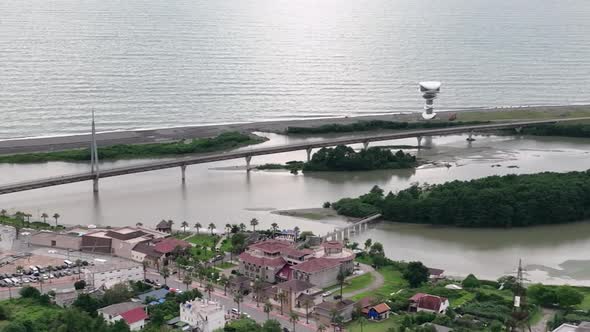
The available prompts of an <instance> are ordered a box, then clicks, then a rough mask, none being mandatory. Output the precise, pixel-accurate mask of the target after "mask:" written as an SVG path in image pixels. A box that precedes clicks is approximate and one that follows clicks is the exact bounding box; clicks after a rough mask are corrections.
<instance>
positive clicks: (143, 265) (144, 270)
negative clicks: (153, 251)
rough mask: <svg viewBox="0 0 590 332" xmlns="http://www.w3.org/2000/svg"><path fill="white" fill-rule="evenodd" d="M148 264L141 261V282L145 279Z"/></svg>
mask: <svg viewBox="0 0 590 332" xmlns="http://www.w3.org/2000/svg"><path fill="white" fill-rule="evenodd" d="M148 266H149V263H148V262H147V261H146V260H143V261H141V267H143V280H145V279H146V273H147V268H148Z"/></svg>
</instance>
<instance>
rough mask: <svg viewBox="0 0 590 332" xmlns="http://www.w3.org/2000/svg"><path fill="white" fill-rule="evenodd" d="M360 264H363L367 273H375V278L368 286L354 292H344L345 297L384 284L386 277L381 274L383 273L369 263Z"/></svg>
mask: <svg viewBox="0 0 590 332" xmlns="http://www.w3.org/2000/svg"><path fill="white" fill-rule="evenodd" d="M360 266H362V269H363V271H366V273H371V274H372V275H373V278H374V280H373V282H372V283H371V285H369V286H368V287H365V288H363V289H359V290H355V291H353V292H350V293H346V294H344V297H347V298H350V297H353V296H355V295H358V294H361V293H364V292H369V291H372V290H375V289H378V288H380V287H381V286H383V283H384V282H385V279H384V278H383V276H382V275H381V273H379V272H377V271H376V270H375V269H374V268H372V267H371V266H369V265H366V264H360Z"/></svg>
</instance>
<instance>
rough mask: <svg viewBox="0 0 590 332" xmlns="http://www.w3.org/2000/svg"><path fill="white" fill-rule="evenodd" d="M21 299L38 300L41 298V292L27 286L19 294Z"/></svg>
mask: <svg viewBox="0 0 590 332" xmlns="http://www.w3.org/2000/svg"><path fill="white" fill-rule="evenodd" d="M18 293H19V294H20V296H21V297H23V298H28V299H38V298H39V297H40V296H41V292H39V290H38V289H37V288H35V287H31V286H25V287H23V288H21V290H20V291H19V292H18Z"/></svg>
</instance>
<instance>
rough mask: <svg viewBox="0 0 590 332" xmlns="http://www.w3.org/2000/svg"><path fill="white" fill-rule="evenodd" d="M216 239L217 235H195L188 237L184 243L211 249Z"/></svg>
mask: <svg viewBox="0 0 590 332" xmlns="http://www.w3.org/2000/svg"><path fill="white" fill-rule="evenodd" d="M218 239H219V237H218V236H217V235H211V234H195V235H193V236H191V237H189V238H188V239H186V241H188V242H190V243H192V244H198V245H200V246H202V247H207V248H211V247H213V246H214V245H215V244H216V243H217V240H218Z"/></svg>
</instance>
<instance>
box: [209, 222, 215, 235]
mask: <svg viewBox="0 0 590 332" xmlns="http://www.w3.org/2000/svg"><path fill="white" fill-rule="evenodd" d="M207 229H209V231H211V236H213V231H214V230H215V224H214V223H210V224H209V226H208V227H207Z"/></svg>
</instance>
